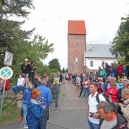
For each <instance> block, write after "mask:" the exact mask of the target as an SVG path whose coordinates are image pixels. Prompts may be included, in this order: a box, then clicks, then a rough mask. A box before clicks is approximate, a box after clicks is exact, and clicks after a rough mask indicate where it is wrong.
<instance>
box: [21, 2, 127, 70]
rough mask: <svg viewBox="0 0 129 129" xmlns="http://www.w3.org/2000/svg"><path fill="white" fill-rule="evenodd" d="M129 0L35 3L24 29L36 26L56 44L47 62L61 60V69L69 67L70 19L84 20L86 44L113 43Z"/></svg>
mask: <svg viewBox="0 0 129 129" xmlns="http://www.w3.org/2000/svg"><path fill="white" fill-rule="evenodd" d="M128 3H129V0H34V6H35V10H31V14H30V15H29V19H28V20H27V21H26V23H25V25H24V26H23V27H24V28H25V29H27V30H28V29H32V28H34V27H36V31H35V33H39V34H40V35H42V36H43V37H46V39H48V40H49V43H54V48H55V51H54V52H53V53H52V54H49V56H48V58H47V59H45V60H44V63H45V64H47V63H48V62H49V61H50V60H51V59H53V58H58V59H59V62H60V64H61V68H67V30H68V20H84V21H85V24H86V31H87V37H86V39H87V40H86V41H87V44H93V43H95V44H97V43H99V44H107V43H110V42H111V41H112V39H113V37H114V35H115V32H116V31H117V29H118V26H119V25H120V22H121V17H122V16H123V17H124V16H126V14H128V12H129V11H128V10H129V5H128Z"/></svg>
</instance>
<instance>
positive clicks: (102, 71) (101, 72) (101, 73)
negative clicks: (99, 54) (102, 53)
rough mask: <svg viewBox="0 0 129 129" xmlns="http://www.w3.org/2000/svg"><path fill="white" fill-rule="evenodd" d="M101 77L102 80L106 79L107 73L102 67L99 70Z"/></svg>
mask: <svg viewBox="0 0 129 129" xmlns="http://www.w3.org/2000/svg"><path fill="white" fill-rule="evenodd" d="M99 75H100V77H101V78H104V76H105V71H104V69H103V68H101V67H100V70H99Z"/></svg>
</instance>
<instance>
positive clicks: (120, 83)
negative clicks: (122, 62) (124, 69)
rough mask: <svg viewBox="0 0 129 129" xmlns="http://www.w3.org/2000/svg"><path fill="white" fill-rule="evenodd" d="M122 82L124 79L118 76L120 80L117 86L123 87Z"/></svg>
mask: <svg viewBox="0 0 129 129" xmlns="http://www.w3.org/2000/svg"><path fill="white" fill-rule="evenodd" d="M123 82H124V79H123V78H120V82H118V85H119V88H123V87H124V84H123Z"/></svg>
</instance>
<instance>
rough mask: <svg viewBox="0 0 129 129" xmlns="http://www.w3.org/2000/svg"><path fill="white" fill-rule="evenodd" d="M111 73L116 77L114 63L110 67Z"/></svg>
mask: <svg viewBox="0 0 129 129" xmlns="http://www.w3.org/2000/svg"><path fill="white" fill-rule="evenodd" d="M109 75H110V76H111V77H115V68H114V65H113V63H111V64H110V67H109Z"/></svg>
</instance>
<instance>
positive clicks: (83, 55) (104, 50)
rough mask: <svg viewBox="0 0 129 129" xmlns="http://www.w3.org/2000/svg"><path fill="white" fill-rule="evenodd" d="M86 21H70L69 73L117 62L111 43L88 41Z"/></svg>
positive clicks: (90, 69) (95, 68)
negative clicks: (92, 42)
mask: <svg viewBox="0 0 129 129" xmlns="http://www.w3.org/2000/svg"><path fill="white" fill-rule="evenodd" d="M86 34H87V33H86V27H85V22H84V21H81V20H69V21H68V73H81V72H82V71H84V70H86V71H87V70H88V71H94V70H98V67H99V66H100V67H103V66H104V64H105V62H107V63H108V64H109V65H110V64H111V63H114V62H117V58H115V56H114V55H112V54H111V52H110V48H111V44H89V43H86Z"/></svg>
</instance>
